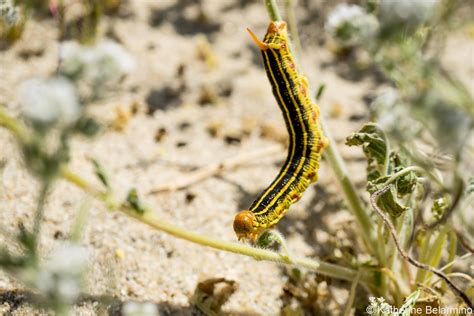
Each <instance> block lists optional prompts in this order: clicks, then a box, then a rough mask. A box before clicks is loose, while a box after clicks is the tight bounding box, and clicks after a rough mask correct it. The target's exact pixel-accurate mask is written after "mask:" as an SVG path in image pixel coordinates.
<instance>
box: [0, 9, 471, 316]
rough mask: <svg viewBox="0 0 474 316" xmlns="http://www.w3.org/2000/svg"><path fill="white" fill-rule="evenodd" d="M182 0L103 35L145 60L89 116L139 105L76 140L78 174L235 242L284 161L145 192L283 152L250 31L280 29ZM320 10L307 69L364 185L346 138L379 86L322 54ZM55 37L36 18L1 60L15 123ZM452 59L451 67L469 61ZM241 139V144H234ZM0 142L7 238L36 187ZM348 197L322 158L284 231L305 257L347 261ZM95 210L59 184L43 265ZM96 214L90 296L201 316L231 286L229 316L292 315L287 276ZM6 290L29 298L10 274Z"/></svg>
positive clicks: (2, 282)
mask: <svg viewBox="0 0 474 316" xmlns="http://www.w3.org/2000/svg"><path fill="white" fill-rule="evenodd" d="M303 2H305V1H303ZM308 2H309V1H308ZM182 3H185V4H184V5H182V4H181V5H180V4H178V3H176V2H175V1H151V0H149V1H131V3H129V4H128V5H126V7H125V10H124V12H125V13H124V14H122V16H120V17H115V18H113V19H110V18H108V19H106V21H105V22H104V32H105V31H106V32H107V34H108V35H109V36H113V37H114V38H115V39H117V40H118V41H120V42H121V43H122V44H123V45H124V46H125V48H126V49H127V50H128V51H129V52H130V53H131V54H132V55H133V56H134V58H135V59H136V62H137V68H136V70H135V71H134V72H133V73H132V74H131V75H130V76H128V78H126V80H125V81H124V82H123V84H122V86H121V87H120V90H119V91H117V93H114V95H113V96H111V97H110V98H108V99H107V100H106V101H105V102H101V103H100V104H97V105H94V106H93V107H92V108H91V112H93V113H94V115H95V116H96V117H97V118H99V119H100V120H101V121H103V122H110V121H113V120H114V117H115V113H116V108H117V107H118V106H122V107H125V108H130V107H131V106H132V104H138V105H139V111H138V113H137V114H136V115H135V116H133V117H132V118H131V119H130V121H129V122H128V124H127V125H126V127H125V128H124V130H123V131H116V130H114V129H111V128H109V129H106V130H104V131H103V132H102V133H101V134H100V135H99V136H98V137H96V138H95V139H94V140H93V141H86V140H81V139H77V140H75V141H74V143H73V148H72V153H73V154H72V156H73V160H72V163H71V168H72V169H73V170H75V171H77V172H79V173H80V174H81V175H83V176H84V177H86V178H87V179H89V180H91V181H92V182H95V183H97V180H96V179H95V177H94V175H93V169H92V165H91V163H90V161H89V160H88V158H89V157H95V158H96V159H98V160H99V161H100V162H101V163H102V164H103V165H104V166H106V168H107V171H108V172H109V174H110V175H112V182H113V188H114V191H115V192H116V193H117V195H118V196H121V197H124V196H125V194H126V192H127V191H128V190H129V189H130V188H131V187H137V188H138V190H139V192H140V193H141V194H142V195H144V196H145V199H146V202H147V203H148V204H150V205H151V206H153V207H154V208H155V210H156V213H157V214H158V215H159V216H161V217H162V218H164V219H166V220H169V221H171V222H173V223H176V224H178V225H180V226H182V227H185V228H187V229H189V230H192V231H196V232H200V233H204V234H208V235H212V236H216V237H219V238H222V239H224V240H230V241H234V240H235V239H236V238H235V235H234V232H233V230H232V220H233V217H234V214H235V213H236V212H237V211H239V210H240V209H242V208H244V207H248V205H249V204H250V203H251V202H252V199H253V197H255V195H256V194H257V193H258V192H259V191H260V190H261V189H263V188H264V187H265V186H266V185H267V184H268V183H269V182H270V181H271V180H272V178H273V177H274V176H275V174H276V173H277V172H278V167H279V165H280V164H281V163H282V157H283V156H281V155H279V156H278V155H277V156H278V157H276V156H275V157H262V158H261V159H259V160H258V161H252V162H249V163H248V164H245V165H244V166H242V167H240V168H238V169H237V170H235V171H231V172H226V173H224V174H223V175H221V176H219V177H212V178H209V179H207V180H205V181H202V182H200V183H198V184H195V185H193V186H191V187H189V188H187V189H185V190H182V191H177V192H171V193H162V194H158V195H147V192H149V191H150V190H152V189H153V188H154V187H155V186H156V185H159V184H163V183H168V182H172V181H174V180H176V179H178V178H181V177H185V176H186V170H187V169H186V167H189V166H191V167H192V166H205V165H207V164H209V163H212V162H215V161H218V160H221V159H225V158H227V157H232V156H235V155H236V154H238V153H242V152H247V151H251V150H254V149H258V148H265V147H268V146H272V145H274V144H275V142H276V141H275V139H274V138H275V137H272V136H271V135H270V137H269V136H265V135H263V136H262V128H261V127H262V126H263V125H270V126H273V127H274V129H275V130H276V131H278V130H280V131H284V124H283V121H282V118H281V114H280V113H279V111H278V110H277V107H276V105H275V101H274V98H273V96H272V94H271V90H270V85H269V83H268V82H267V79H266V77H265V73H264V71H263V68H262V65H261V62H260V59H259V54H258V50H257V48H256V47H255V45H254V44H253V42H252V41H251V39H250V37H249V36H248V35H247V33H246V31H245V28H246V27H250V28H252V29H253V30H254V31H255V32H256V33H257V34H259V35H260V36H262V35H263V34H264V32H265V30H266V26H267V23H268V18H267V14H266V12H265V10H264V7H263V5H262V4H261V3H260V1H230V0H226V1H217V0H208V1H203V2H202V10H203V12H204V13H205V15H206V17H207V20H206V21H205V22H199V20H198V19H197V15H198V11H199V10H198V6H197V5H195V4H193V1H183V2H182ZM319 8H320V1H315V3H313V4H309V9H308V10H301V12H298V15H299V16H301V26H300V27H301V31H302V34H303V36H302V42H303V46H304V47H305V50H304V56H303V59H302V62H303V66H304V69H305V72H306V74H307V76H308V77H309V79H310V82H311V85H312V86H313V87H317V86H319V84H322V83H325V84H326V91H325V93H324V96H323V99H322V101H321V108H322V112H323V113H324V114H325V115H326V116H328V117H329V118H330V119H329V124H330V127H331V129H332V131H333V133H334V137H335V139H336V142H337V146H338V147H339V148H340V149H341V152H342V154H343V157H344V158H345V159H346V161H347V162H348V167H349V169H350V172H351V176H353V179H354V181H355V182H356V184H357V185H358V186H359V187H360V188H363V186H364V177H365V161H364V160H363V159H362V154H361V152H360V151H359V150H358V149H353V148H348V147H346V146H344V139H345V137H346V136H348V135H349V134H350V133H351V132H353V131H355V130H357V128H358V127H360V126H361V125H362V124H363V123H364V122H366V121H367V119H368V110H367V102H368V101H367V100H368V99H369V98H370V96H371V95H372V94H373V93H374V91H375V90H376V89H377V87H378V82H377V79H376V77H374V76H372V75H370V74H367V75H360V76H359V75H358V76H353V75H351V73H350V72H349V68H348V66H347V65H344V64H340V63H338V61H337V60H335V58H334V57H333V56H332V55H331V53H330V52H329V51H328V50H327V49H326V48H325V47H324V45H323V39H324V36H323V35H322V34H323V30H322V28H321V26H322V21H324V16H322V13H321V12H323V11H321V10H319ZM323 13H324V12H323ZM201 33H202V34H201ZM203 34H204V35H203ZM56 37H57V32H56V30H55V26H54V23H53V22H52V21H51V20H42V21H30V22H29V23H28V24H27V28H26V31H25V33H24V36H23V37H22V39H21V40H20V41H19V42H18V43H17V44H16V45H15V46H14V47H13V48H11V49H10V50H7V51H3V52H0V64H1V68H0V103H5V104H7V106H8V108H9V109H10V111H11V113H17V112H18V110H17V108H18V106H17V102H16V94H15V89H16V87H17V86H18V84H19V83H20V82H22V81H23V80H25V79H28V78H30V77H32V76H47V75H49V74H50V73H51V72H53V71H54V69H55V67H56V65H57V57H58V43H57V41H56ZM206 40H207V41H208V43H209V44H210V48H211V52H212V54H214V56H215V57H216V64H215V65H214V66H213V65H212V64H209V63H206V62H205V61H203V60H202V58H200V57H199V52H200V51H202V50H203V47H205V46H206V44H205V43H206ZM466 45H468V44H466ZM469 45H470V44H469ZM466 51H467V53H465V52H466ZM469 51H470V54H471V55H470V56H471V58H472V56H473V54H472V45H471V46H470V48H469V49H467V50H458V52H459V54H469ZM28 52H30V54H29V53H28ZM31 52H32V53H31ZM21 56H23V57H21ZM25 56H26V57H25ZM450 58H451V60H453V62H456V61H459V60H460V58H456V57H450ZM467 58H469V57H468V55H467ZM459 66H460V67H459V68H460V75H461V76H464V79H465V80H467V81H470V83H471V84H472V76H473V66H472V63H471V66H470V68H469V67H464V66H465V65H461V64H460V65H459ZM466 68H467V69H466ZM209 93H210V94H211V95H215V96H217V98H214V99H215V100H214V101H213V102H211V104H208V103H209V102H207V101H208V100H207V99H209V98H207V99H206V96H207V94H209ZM211 99H212V98H211ZM150 103H152V104H154V105H155V106H156V107H157V108H159V109H158V110H156V111H155V112H154V113H153V114H152V115H150V114H149V113H148V112H149V111H148V110H147V108H148V107H149V104H150ZM249 125H250V126H251V128H248V126H249ZM210 126H218V127H219V128H218V130H219V132H218V133H217V136H212V135H211V134H210V133H209V127H210ZM160 129H165V130H166V133H165V135H164V136H163V137H162V138H161V140H160V141H157V140H156V139H155V136H156V133H157V131H159V130H160ZM245 131H249V132H248V133H245ZM263 134H265V133H263ZM236 135H237V137H236ZM233 138H237V140H234V141H232V140H233ZM0 143H1V149H0V159H7V165H6V168H5V170H4V176H3V187H2V192H1V196H0V198H1V203H0V222H1V224H2V228H3V230H4V231H5V233H6V234H7V235H8V234H13V233H14V232H15V231H16V229H17V227H18V224H19V223H20V222H22V223H25V224H26V225H29V224H30V223H31V221H32V216H33V210H34V201H35V200H34V198H35V195H36V183H35V181H33V179H32V178H31V176H30V175H29V174H28V173H27V172H26V171H24V169H23V167H22V162H21V159H20V158H19V153H18V150H17V147H16V145H15V143H14V141H13V139H12V137H11V136H10V135H9V133H8V132H6V131H5V130H1V129H0ZM282 154H283V155H284V151H283V150H282ZM341 198H342V195H341V193H340V191H339V189H338V187H337V183H336V181H335V179H334V176H333V174H332V172H331V170H330V169H329V167H328V165H327V163H326V162H324V161H323V163H322V167H321V173H320V181H319V182H318V183H317V184H316V185H315V186H314V187H312V188H310V189H309V190H308V191H307V193H305V195H304V197H303V198H302V200H301V201H300V202H299V203H297V204H296V205H294V206H293V207H292V208H291V211H290V212H289V213H288V215H287V216H286V217H285V218H284V219H283V220H282V221H281V222H280V224H279V225H278V228H279V229H280V230H281V231H282V232H283V233H284V235H285V236H286V237H287V241H288V246H289V248H290V249H291V250H292V251H293V252H294V253H295V254H298V255H302V256H303V255H304V256H317V257H320V258H323V259H326V260H332V261H335V262H344V261H343V260H342V259H341V258H338V254H337V253H334V251H333V250H332V249H333V248H332V247H331V246H328V245H331V244H334V243H337V242H338V241H342V240H347V238H348V236H349V237H350V234H351V232H350V230H348V229H346V230H343V229H342V227H346V228H347V227H351V225H352V224H353V220H352V216H351V215H350V213H349V212H348V211H347V210H346V208H345V207H344V205H343V204H342V203H341ZM86 199H87V197H86V195H85V194H84V193H83V192H81V191H80V190H78V189H77V188H76V187H74V186H72V185H70V184H68V183H65V182H60V183H58V184H57V186H56V187H55V189H54V191H53V192H52V193H51V195H50V197H49V199H48V205H47V211H46V214H45V221H46V224H45V226H44V231H43V235H42V239H41V247H42V249H43V250H44V254H45V255H47V254H48V253H49V252H50V251H51V250H52V249H54V248H55V247H57V246H58V245H60V243H62V242H63V241H64V239H66V238H67V234H68V231H69V229H70V227H71V225H72V223H73V221H74V219H75V215H76V213H77V210H78V209H79V208H80V206H81V204H82V203H83V202H84V200H86ZM92 205H93V206H92V208H91V210H90V213H91V216H90V218H89V221H88V223H87V226H86V229H85V231H84V233H83V238H82V241H81V244H83V245H84V246H85V247H87V249H88V250H89V251H90V253H91V258H90V267H91V272H90V274H89V278H88V283H89V285H88V292H89V293H90V294H92V295H104V294H106V295H113V296H117V297H118V298H119V299H120V300H121V301H128V300H136V301H151V302H154V303H156V304H157V305H158V306H159V308H160V310H161V311H162V312H163V314H173V315H174V314H178V315H190V314H193V313H195V312H196V309H195V308H194V307H193V306H192V305H191V304H190V297H191V296H192V295H193V293H194V291H195V288H196V285H197V283H198V282H199V281H203V280H206V279H209V278H218V277H224V278H226V279H228V280H234V281H236V283H237V285H238V289H237V291H236V292H235V294H234V295H232V296H231V297H230V299H229V301H228V302H227V303H226V304H225V305H224V308H223V309H224V311H226V312H231V313H235V314H261V315H272V314H278V313H279V310H280V308H282V306H283V304H284V301H285V299H284V296H285V294H284V288H285V285H286V284H287V281H288V274H287V269H286V268H284V267H281V266H278V265H276V264H273V263H270V262H257V261H255V260H253V259H251V258H247V257H244V256H239V255H235V254H231V253H225V252H221V251H216V250H213V249H209V248H203V247H202V246H199V245H196V244H192V243H189V242H186V241H183V240H179V239H176V238H174V237H171V236H169V235H166V234H164V233H162V232H160V231H155V230H153V229H150V228H149V227H147V226H145V225H143V224H141V223H139V222H136V221H135V220H132V219H130V218H127V217H126V216H124V215H122V214H119V213H111V212H109V211H107V210H106V209H105V208H104V207H103V206H102V205H101V203H99V202H94V203H93V204H92ZM117 250H121V251H123V253H124V256H123V258H118V257H117V256H116V255H115V254H116V252H117ZM328 282H330V283H331V284H332V287H333V288H334V291H336V292H335V293H337V295H334V296H335V299H333V300H330V302H331V303H330V304H328V306H326V308H327V312H328V313H330V312H331V311H332V312H334V313H337V311H338V310H339V309H338V308H337V305H338V304H341V305H343V304H344V301H345V298H346V296H347V291H346V290H345V289H347V288H348V287H349V284H348V283H344V282H339V281H336V280H328ZM0 288H1V289H6V290H14V289H18V288H21V287H20V285H19V284H16V283H15V281H14V280H12V279H10V278H8V277H7V276H6V275H1V276H0ZM10 307H11V306H9V303H8V302H5V303H4V305H3V306H0V310H2V311H3V312H6V311H8V310H9V309H10ZM22 311H23V312H25V311H28V308H27V307H25V306H20V308H18V309H16V311H15V312H14V313H13V314H14V315H21V313H22ZM77 313H78V314H80V315H95V314H100V313H101V312H100V309H99V308H98V307H97V304H95V305H94V304H85V305H83V306H80V307H78V308H77Z"/></svg>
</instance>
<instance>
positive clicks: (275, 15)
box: [265, 0, 281, 21]
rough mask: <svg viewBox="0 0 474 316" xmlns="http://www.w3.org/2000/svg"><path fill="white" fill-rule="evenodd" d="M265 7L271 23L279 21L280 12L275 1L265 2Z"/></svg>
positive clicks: (268, 0) (267, 0) (266, 0)
mask: <svg viewBox="0 0 474 316" xmlns="http://www.w3.org/2000/svg"><path fill="white" fill-rule="evenodd" d="M265 6H266V7H267V11H268V14H269V15H270V19H271V20H272V21H281V15H280V11H278V6H277V4H276V1H275V0H265Z"/></svg>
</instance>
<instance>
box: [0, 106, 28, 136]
mask: <svg viewBox="0 0 474 316" xmlns="http://www.w3.org/2000/svg"><path fill="white" fill-rule="evenodd" d="M0 125H3V126H4V127H5V128H7V129H8V130H10V132H12V133H13V134H14V135H15V136H16V137H17V138H18V139H19V140H20V141H22V142H27V141H29V140H30V138H31V133H29V132H28V130H27V129H26V128H25V127H24V126H23V125H21V124H20V123H19V122H18V120H16V119H15V118H13V117H11V116H10V115H8V114H7V112H6V111H5V106H4V105H3V104H0Z"/></svg>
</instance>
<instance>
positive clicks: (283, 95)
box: [234, 21, 328, 240]
mask: <svg viewBox="0 0 474 316" xmlns="http://www.w3.org/2000/svg"><path fill="white" fill-rule="evenodd" d="M248 31H249V33H250V35H251V36H252V38H253V39H254V41H255V42H256V43H257V45H258V46H259V47H260V49H261V53H262V57H263V62H264V66H265V71H266V73H267V76H268V79H269V80H270V83H271V85H272V90H273V95H274V96H275V98H276V100H277V102H278V106H279V107H280V109H281V111H282V112H283V117H284V120H285V123H286V127H287V130H288V133H289V136H290V137H289V148H288V157H287V158H286V161H285V163H284V164H283V167H282V168H281V170H280V172H279V174H278V176H277V177H276V179H275V180H273V182H272V183H271V184H270V185H269V186H268V188H266V189H265V190H264V191H263V192H262V193H261V194H260V196H258V198H257V199H256V200H255V201H254V202H253V204H252V205H251V206H250V208H249V209H248V210H243V211H241V212H239V213H238V214H237V215H236V216H235V219H234V231H235V233H236V235H237V237H238V238H239V239H251V240H255V239H256V238H257V237H258V235H259V234H260V233H261V232H262V231H263V230H265V229H267V228H270V227H272V226H273V225H275V224H276V223H278V221H279V220H280V219H281V218H282V217H283V215H284V214H285V213H286V212H287V211H288V208H289V207H290V205H291V204H293V203H295V202H297V201H298V200H299V199H300V198H301V196H302V194H303V192H304V191H305V190H306V188H307V187H308V186H309V184H310V183H311V182H314V181H316V180H317V178H318V169H319V160H320V157H321V152H322V150H323V149H324V148H325V147H326V146H327V145H328V144H327V139H326V138H325V137H324V136H323V134H322V131H321V126H320V125H319V122H318V117H319V106H318V105H317V104H315V103H313V102H312V101H311V99H310V98H309V96H308V81H307V79H306V77H304V76H303V75H301V74H300V73H298V70H297V69H296V61H295V59H294V57H293V56H292V54H291V51H290V48H289V46H288V33H287V26H286V23H285V22H284V21H275V22H271V23H270V25H269V26H268V30H267V34H266V35H265V37H264V39H263V42H262V41H261V40H259V39H258V38H257V36H256V35H255V34H254V33H253V32H252V31H250V30H248Z"/></svg>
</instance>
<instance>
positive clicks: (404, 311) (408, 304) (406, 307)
mask: <svg viewBox="0 0 474 316" xmlns="http://www.w3.org/2000/svg"><path fill="white" fill-rule="evenodd" d="M418 297H420V290H419V289H416V290H415V291H414V292H413V293H411V294H410V295H409V296H408V297H407V298H406V299H405V303H403V305H402V306H401V307H400V309H399V313H398V316H410V315H412V313H411V312H412V310H413V307H414V306H415V304H416V300H417V299H418Z"/></svg>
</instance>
